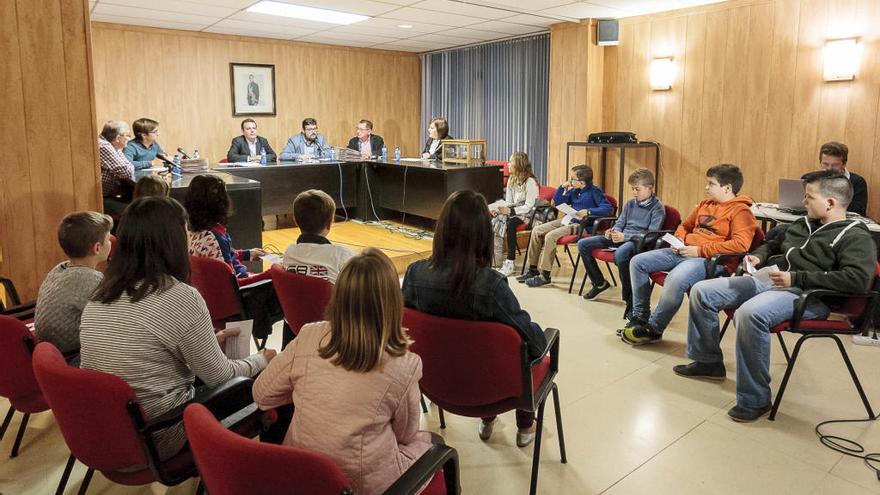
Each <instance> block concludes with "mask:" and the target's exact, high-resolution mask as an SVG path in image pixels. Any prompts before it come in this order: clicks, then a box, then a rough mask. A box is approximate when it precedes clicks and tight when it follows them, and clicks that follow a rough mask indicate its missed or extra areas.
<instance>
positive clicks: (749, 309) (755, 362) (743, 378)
mask: <svg viewBox="0 0 880 495" xmlns="http://www.w3.org/2000/svg"><path fill="white" fill-rule="evenodd" d="M803 180H804V206H805V207H806V209H807V216H806V217H803V218H801V219H798V220H797V221H795V222H794V223H792V224H791V226H790V227H789V228H788V230H787V231H786V232H785V234H783V235H782V236H780V237H779V238H776V239H774V240H773V241H771V242H768V243H766V244H764V245H763V246H761V247H760V248H758V249H756V250H755V252H754V253H752V254H751V255H749V256H747V257H746V259H745V261H746V262H747V263H749V264H752V265H753V266H755V267H761V266H769V267H772V266H774V265H775V266H776V267H778V271H772V272H770V274H769V281H766V282H765V281H763V280H760V279H758V278H756V277H751V276H741V277H731V278H720V279H714V280H706V281H703V282H699V283H698V284H696V285H694V287H693V289H692V290H691V296H690V318H689V322H688V357H690V358H691V359H693V360H694V362H693V363H690V364H687V365H679V366H675V367H674V368H673V370H674V371H675V373H677V374H679V375H681V376H685V377H688V378H710V379H717V380H723V379H724V378H725V376H726V371H725V368H724V363H723V361H722V358H723V356H722V353H721V347H720V337H719V328H718V312H719V311H721V310H723V309H729V308H735V309H736V313H735V315H734V318H733V322H734V324H735V326H736V330H737V332H736V406H734V407H733V408H732V409H730V411H728V413H727V414H728V415H729V416H730V417H731V418H732V419H733V420H734V421H740V422H748V421H754V420H756V419H758V418H760V417H761V416H763V415H764V414H766V413H767V412H768V411H769V410H770V405H771V404H770V328H772V327H773V326H774V325H777V324H779V323H782V322H784V321H786V320H789V319H791V317H792V314H793V312H794V304H793V302H794V301H795V300H796V299H797V298H798V297H799V296H800V294H801V292H803V291H805V290H808V289H833V290H837V291H842V292H850V293H860V292H864V291H865V290H867V289H868V288H869V285H870V284H871V282H872V281H873V279H874V265H875V263H876V261H875V260H876V259H877V255H876V251H875V247H874V242H873V240H872V239H871V235H870V233H869V232H868V228H867V227H866V226H865V224H863V223H862V222H861V221H859V220H848V219H847V218H846V208H847V206H848V205H849V203H850V201H851V200H852V196H853V188H852V185H851V184H850V182H849V181H848V180H847V179H846V177H845V176H844V175H842V174H839V173H836V172H830V171H827V172H826V171H821V172H812V173H809V174H806V175H804V176H803ZM829 313H830V309H829V308H828V307H827V306H826V305H825V304H823V303H821V302H816V303H813V304H810V305H808V306H807V308H806V311H805V314H804V318H805V319H821V318H825V317H827V316H828V314H829Z"/></svg>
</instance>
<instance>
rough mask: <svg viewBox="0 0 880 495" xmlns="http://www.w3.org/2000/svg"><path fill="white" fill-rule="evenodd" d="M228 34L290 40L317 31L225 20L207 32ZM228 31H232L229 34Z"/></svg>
mask: <svg viewBox="0 0 880 495" xmlns="http://www.w3.org/2000/svg"><path fill="white" fill-rule="evenodd" d="M220 30H223V32H226V33H227V34H239V35H241V36H263V35H265V36H264V37H268V38H280V39H289V38H293V37H299V36H304V35H307V34H312V33H314V32H315V31H316V30H315V29H310V28H304V27H295V26H279V25H275V24H262V23H257V22H248V21H239V20H236V19H223V20H222V21H219V22H217V23H216V24H214V25H213V26H211V27H210V28H208V29H206V31H209V32H212V33H215V32H220ZM228 31H232V33H229V32H228Z"/></svg>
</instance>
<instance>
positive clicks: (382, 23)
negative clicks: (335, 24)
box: [347, 16, 449, 33]
mask: <svg viewBox="0 0 880 495" xmlns="http://www.w3.org/2000/svg"><path fill="white" fill-rule="evenodd" d="M425 18H429V16H422V19H425ZM422 19H419V20H416V21H404V20H400V19H388V18H385V17H373V18H372V19H367V20H365V21H363V22H358V23H357V24H351V25H350V27H355V26H359V27H367V28H376V29H388V30H401V31H405V32H412V33H436V32H437V31H443V30H445V29H449V26H444V25H442V24H434V23H433V21H434V20H433V19H431V21H432V23H430V24H429V23H426V22H423V21H422ZM401 24H407V25H410V26H412V27H411V28H409V29H403V28H401V27H398V26H400V25H401ZM347 27H348V26H347Z"/></svg>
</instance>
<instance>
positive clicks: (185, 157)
mask: <svg viewBox="0 0 880 495" xmlns="http://www.w3.org/2000/svg"><path fill="white" fill-rule="evenodd" d="M177 152H178V153H180V156H181V157H182V158H183V159H184V160H189V159H190V158H189V155H188V154H187V152H186V150H185V149H183V147H182V146H178V147H177Z"/></svg>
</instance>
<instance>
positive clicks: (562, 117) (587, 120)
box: [547, 21, 604, 185]
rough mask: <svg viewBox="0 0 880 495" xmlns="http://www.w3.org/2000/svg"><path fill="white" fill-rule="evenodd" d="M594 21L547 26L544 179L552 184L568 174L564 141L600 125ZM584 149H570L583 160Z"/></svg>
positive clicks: (598, 53)
mask: <svg viewBox="0 0 880 495" xmlns="http://www.w3.org/2000/svg"><path fill="white" fill-rule="evenodd" d="M595 34H596V29H595V23H591V22H590V21H584V22H582V23H580V24H576V23H569V22H566V23H561V24H555V25H553V26H551V27H550V98H549V105H550V109H549V116H548V120H549V126H548V127H549V129H548V133H547V134H548V135H547V142H548V143H549V146H548V153H547V183H548V184H550V185H556V184H559V183H560V182H562V181H564V180H566V179H567V177H568V175H567V174H568V171H566V170H565V143H566V142H568V141H584V140H585V139H586V137H587V134H589V133H591V132H596V131H600V130H601V127H602V96H603V94H602V93H603V92H602V88H603V82H604V81H603V80H602V78H598V79H597V78H596V77H594V75H595V74H602V73H603V63H604V57H603V54H602V47H599V46H596V42H595ZM583 156H584V153H583V152H580V153H574V152H573V153H572V157H571V159H572V160H573V162H572V165H574V164H575V163H574V162H578V163H581V162H583V161H584V160H583Z"/></svg>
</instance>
